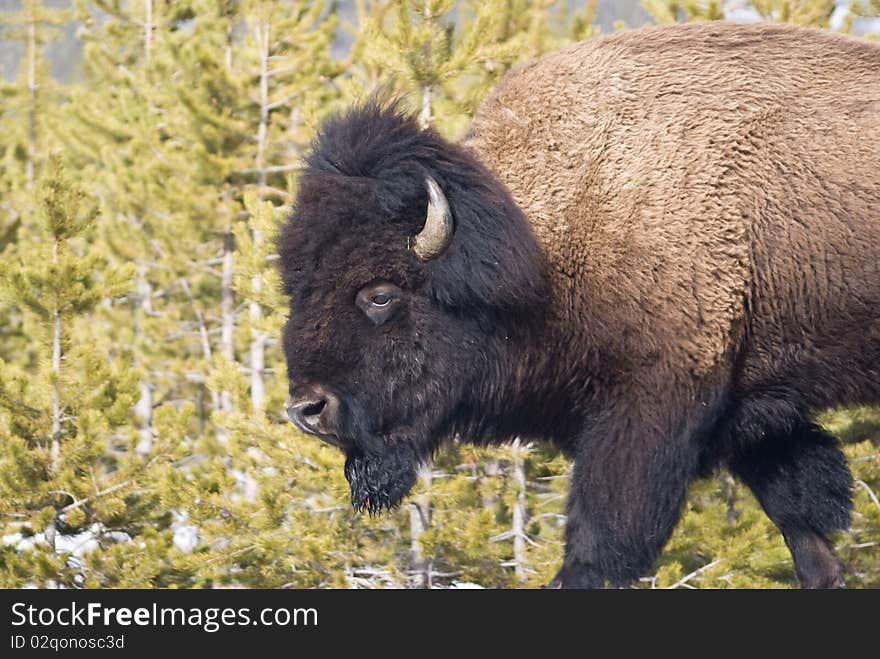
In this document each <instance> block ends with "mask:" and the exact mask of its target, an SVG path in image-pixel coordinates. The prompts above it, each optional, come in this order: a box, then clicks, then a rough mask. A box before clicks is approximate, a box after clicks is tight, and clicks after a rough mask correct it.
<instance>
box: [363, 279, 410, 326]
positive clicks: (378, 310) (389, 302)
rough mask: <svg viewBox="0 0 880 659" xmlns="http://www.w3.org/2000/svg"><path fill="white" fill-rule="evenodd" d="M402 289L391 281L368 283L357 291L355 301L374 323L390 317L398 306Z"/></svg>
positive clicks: (378, 323) (379, 322) (376, 323)
mask: <svg viewBox="0 0 880 659" xmlns="http://www.w3.org/2000/svg"><path fill="white" fill-rule="evenodd" d="M402 297H403V291H401V290H400V288H399V287H398V286H395V285H394V284H392V283H391V282H385V281H383V282H378V283H373V284H368V285H367V286H364V287H363V288H362V289H361V290H360V291H358V294H357V298H356V299H355V302H356V304H357V306H358V308H359V309H360V310H361V311H363V312H364V314H365V315H366V316H367V318H369V319H370V320H371V321H372V323H373V324H374V325H381V324H382V323H384V322H385V321H387V320H389V319H390V318H392V317H393V316H394V315H395V314H396V312H397V310H398V309H399V308H400V303H401V302H402Z"/></svg>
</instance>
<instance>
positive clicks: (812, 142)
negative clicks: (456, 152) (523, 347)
mask: <svg viewBox="0 0 880 659" xmlns="http://www.w3.org/2000/svg"><path fill="white" fill-rule="evenodd" d="M466 144H467V145H468V146H470V147H471V148H472V149H474V150H475V151H476V153H477V154H478V156H479V158H480V159H482V160H483V162H485V163H486V164H487V165H488V166H489V168H490V169H491V170H492V171H494V172H495V173H496V174H497V175H498V176H499V178H500V179H501V180H502V181H503V182H504V183H505V184H506V185H507V187H508V188H509V189H510V191H511V193H512V194H513V196H514V198H515V199H516V201H517V202H518V204H519V205H520V207H521V208H522V209H523V210H524V211H525V213H526V216H527V217H528V218H529V220H530V221H531V224H532V226H533V229H534V231H535V234H536V236H537V238H538V240H539V242H540V243H541V244H542V246H543V247H544V248H545V250H546V254H547V255H548V257H549V259H550V261H551V263H552V272H553V273H554V283H555V286H556V289H557V299H562V300H564V299H566V298H571V299H572V300H573V303H572V304H571V306H570V307H569V308H568V309H567V311H568V313H570V314H572V316H573V317H572V318H571V320H576V317H577V316H578V314H579V313H581V307H582V306H583V307H588V308H589V316H590V317H591V318H601V319H602V320H603V324H604V325H606V326H607V327H610V328H615V334H616V335H617V336H619V338H620V342H619V344H618V345H616V346H614V349H615V350H617V351H620V353H621V354H620V357H621V360H622V362H624V363H625V362H632V361H635V362H642V361H643V360H645V359H651V358H652V355H655V356H656V350H658V346H662V352H663V358H664V359H665V360H667V361H668V363H669V364H678V365H680V366H681V367H682V368H686V369H689V370H690V372H691V373H693V374H694V375H697V376H704V375H705V374H707V373H708V372H710V371H711V370H712V369H714V368H717V367H718V366H719V365H723V366H724V367H727V368H729V367H730V360H729V359H725V356H728V357H729V355H730V354H731V352H732V351H733V350H734V349H735V348H736V347H737V346H738V345H739V342H740V341H741V340H742V338H743V331H744V329H745V328H744V325H743V319H744V313H745V309H746V308H747V307H750V308H751V309H752V310H753V312H754V318H755V320H756V323H755V326H754V327H753V328H752V330H753V331H754V332H756V333H757V334H758V336H757V337H756V339H763V338H766V337H765V336H764V335H773V337H774V339H775V340H776V341H777V343H779V344H781V343H785V342H788V341H790V340H793V339H796V338H798V337H796V336H791V334H792V332H795V333H799V332H801V331H807V332H822V331H823V330H824V326H825V325H826V323H830V324H833V323H834V321H835V318H839V317H840V316H849V315H850V314H852V313H853V312H854V310H852V309H850V306H851V305H853V304H854V303H855V304H858V300H862V301H863V303H864V304H865V305H866V306H870V308H872V309H874V310H876V309H877V299H878V296H880V290H878V284H877V282H878V281H880V265H878V264H880V48H878V47H877V46H875V45H870V44H867V43H863V42H860V41H857V40H854V39H849V38H845V37H842V36H838V35H834V34H830V33H827V32H824V31H818V30H800V29H794V28H790V27H787V26H781V25H763V24H762V25H732V24H724V23H699V24H691V25H685V26H678V27H675V28H669V27H656V28H647V29H643V30H638V31H633V32H623V33H620V34H615V35H613V36H609V37H603V38H599V39H594V40H592V41H588V42H584V43H579V44H575V45H573V46H571V47H568V48H566V49H564V50H562V51H559V52H558V53H555V54H553V55H550V56H548V57H545V58H543V59H541V60H539V61H538V62H535V63H532V64H529V65H526V66H524V67H522V68H520V69H518V70H515V71H513V72H511V73H510V74H508V75H507V76H506V77H505V78H504V80H503V81H502V82H501V83H500V84H499V85H498V86H497V87H496V89H495V90H494V91H493V93H492V94H491V95H490V97H489V98H488V99H487V100H486V101H485V102H484V103H483V105H482V107H481V108H480V110H479V112H478V114H477V117H476V119H475V120H474V123H473V126H472V130H471V135H470V136H469V138H468V139H467V140H466ZM866 267H867V268H869V269H870V268H873V269H872V270H870V271H866V270H865V269H866ZM848 274H849V275H856V280H855V281H854V280H853V278H852V277H850V278H848V277H847V275H848ZM853 286H856V287H857V288H858V289H859V290H857V291H855V293H856V294H855V295H853V291H852V287H853ZM843 291H850V292H849V294H847V295H842V293H843ZM792 321H795V322H794V323H793V322H792ZM874 322H875V323H876V322H880V321H878V320H877V319H876V318H875V319H874ZM864 329H865V330H866V331H870V330H871V328H868V327H866V328H864ZM873 331H876V325H875V328H874V330H873ZM766 358H769V356H767V355H764V356H762V359H766ZM753 368H755V369H758V370H760V366H757V365H756V366H754V367H753ZM757 375H758V374H757V373H756V376H757Z"/></svg>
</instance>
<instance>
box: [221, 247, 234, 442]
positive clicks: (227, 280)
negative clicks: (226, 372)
mask: <svg viewBox="0 0 880 659" xmlns="http://www.w3.org/2000/svg"><path fill="white" fill-rule="evenodd" d="M234 272H235V236H234V235H233V233H232V231H226V232H225V233H224V234H223V268H222V270H221V273H220V317H221V320H220V354H222V355H223V357H225V358H226V359H227V360H228V361H229V363H234V362H235V293H234V291H233V288H232V282H233V275H234ZM220 409H221V410H222V411H223V412H231V411H232V393H231V392H229V391H227V390H223V391H221V392H220ZM223 436H224V437H225V435H223Z"/></svg>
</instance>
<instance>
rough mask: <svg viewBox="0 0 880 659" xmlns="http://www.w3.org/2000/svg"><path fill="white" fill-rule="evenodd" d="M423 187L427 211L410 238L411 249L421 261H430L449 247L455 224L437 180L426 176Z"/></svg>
mask: <svg viewBox="0 0 880 659" xmlns="http://www.w3.org/2000/svg"><path fill="white" fill-rule="evenodd" d="M425 187H426V188H427V190H428V211H427V213H426V216H425V224H424V226H423V227H422V230H421V231H419V233H417V234H416V235H415V236H413V238H412V245H413V251H415V253H416V255H417V256H418V257H419V258H420V259H421V260H422V261H430V260H431V259H435V258H437V257H438V256H440V255H441V254H442V253H443V252H445V251H446V248H447V247H449V242H450V241H451V240H452V233H453V231H454V230H455V224H454V222H453V219H452V210H451V209H450V208H449V202H448V201H447V200H446V195H445V194H443V190H442V189H441V188H440V186H439V185H438V184H437V181H435V180H434V179H433V178H431V177H430V176H426V177H425Z"/></svg>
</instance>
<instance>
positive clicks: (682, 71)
mask: <svg viewBox="0 0 880 659" xmlns="http://www.w3.org/2000/svg"><path fill="white" fill-rule="evenodd" d="M279 249H280V266H281V269H282V275H283V282H284V289H285V292H286V293H287V294H288V295H289V296H290V315H289V320H288V321H287V324H286V326H285V327H284V330H283V347H284V351H285V356H286V360H287V371H288V377H289V396H290V397H289V399H288V403H287V407H288V414H289V416H290V418H291V419H292V421H293V422H294V423H295V424H296V426H297V427H298V428H299V429H300V430H301V431H303V432H305V433H310V434H314V435H317V436H318V437H320V438H321V439H323V440H325V441H327V442H330V443H331V444H333V445H335V446H338V447H339V448H340V449H341V450H342V451H344V452H345V454H346V461H345V475H346V477H347V479H348V481H349V483H350V486H351V500H352V503H353V505H354V507H355V508H357V509H361V510H367V511H370V512H377V511H381V510H383V509H387V508H389V507H393V506H395V505H397V504H398V503H399V502H400V501H401V500H402V499H403V497H404V496H405V495H406V494H407V492H408V491H409V490H410V489H411V487H412V486H413V484H414V482H415V481H416V473H417V469H418V467H419V466H420V465H421V464H423V463H424V462H426V461H428V460H429V459H430V458H431V456H432V453H433V452H434V451H435V449H436V448H437V447H438V445H439V444H440V443H441V441H443V440H444V439H446V438H452V437H459V438H461V439H462V440H463V441H470V442H478V443H481V444H486V443H495V442H503V441H505V440H510V439H512V438H514V437H522V438H529V439H535V440H546V441H550V442H552V443H553V444H555V445H556V446H557V447H559V449H561V450H562V451H563V452H564V453H565V454H566V455H567V456H569V457H570V458H571V459H572V460H573V466H572V473H571V489H570V493H569V499H568V505H567V527H566V547H565V557H564V561H563V564H562V567H561V569H560V570H559V572H558V574H557V575H556V577H555V578H554V580H553V581H552V583H551V585H552V586H556V587H598V586H603V585H612V586H622V585H626V584H629V583H631V582H632V581H634V580H635V579H637V578H638V577H639V576H641V575H643V574H644V573H645V572H646V571H647V570H649V569H650V568H651V566H652V563H653V562H654V561H655V559H656V558H657V556H658V555H659V553H660V551H661V550H662V548H663V546H664V544H665V542H666V541H667V539H668V538H669V535H670V533H671V532H672V530H673V528H674V526H675V524H676V522H677V520H678V518H679V516H680V514H681V510H682V506H683V502H684V501H685V494H686V490H687V488H688V485H689V483H691V482H692V481H693V480H694V479H696V478H698V477H701V476H703V475H706V474H708V473H711V472H712V471H713V470H714V469H716V468H719V467H727V468H729V469H730V470H731V472H732V473H733V474H735V475H736V476H737V477H738V478H739V479H741V480H742V481H743V482H744V483H745V484H746V485H747V486H748V487H749V488H751V490H752V491H753V492H754V494H755V495H756V497H757V499H758V500H759V502H760V503H761V505H762V506H763V508H764V510H765V511H766V513H767V515H768V516H769V517H770V519H771V520H772V521H773V522H774V523H775V524H776V526H778V528H779V530H780V531H781V532H782V534H783V536H784V538H785V541H786V543H787V545H788V547H789V549H790V550H791V553H792V556H793V559H794V564H795V567H796V572H797V575H798V578H799V580H800V583H801V585H802V586H804V587H836V586H842V585H843V580H842V570H841V567H840V565H839V563H838V561H837V559H836V558H835V556H834V553H833V550H832V546H831V545H830V544H829V541H828V534H829V533H831V532H834V531H836V530H840V529H844V528H846V527H847V526H848V524H849V520H850V511H851V487H852V477H851V475H850V472H849V469H848V466H847V462H846V459H845V458H844V455H843V453H842V452H841V449H840V446H839V445H838V442H837V441H836V440H835V439H834V438H833V437H832V436H830V435H829V434H828V433H826V432H825V431H824V430H823V429H822V428H820V427H819V426H818V425H816V423H815V422H814V420H813V418H814V414H815V413H816V412H817V411H820V410H822V409H825V408H828V407H831V406H837V405H841V404H872V403H876V402H878V401H880V370H878V368H880V367H878V364H880V47H878V46H877V45H872V44H870V43H867V42H862V41H859V40H855V39H850V38H846V37H842V36H838V35H835V34H832V33H826V32H821V31H814V30H802V29H796V28H792V27H784V26H772V25H751V26H743V25H730V24H721V23H705V24H695V25H686V26H671V27H653V28H648V29H643V30H638V31H632V32H625V33H619V34H615V35H613V36H608V37H603V38H598V39H593V40H591V41H588V42H585V43H578V44H575V45H572V46H570V47H568V48H565V49H563V50H561V51H559V52H557V53H555V54H552V55H550V56H547V57H545V58H543V59H540V60H538V61H536V62H533V63H531V64H528V65H525V66H522V67H521V68H518V69H515V70H513V71H512V72H510V73H508V74H507V75H506V77H504V78H503V79H502V80H501V82H500V83H499V84H498V85H497V86H496V88H495V89H494V90H493V91H492V92H491V94H490V95H489V97H488V98H487V100H485V102H484V103H483V105H482V107H481V108H480V110H479V111H478V113H477V115H476V117H475V119H474V121H473V124H472V127H471V129H470V132H469V133H468V135H467V136H466V137H465V139H464V140H463V141H462V142H460V143H452V142H450V141H447V140H446V139H444V138H443V137H441V136H440V135H439V134H438V133H437V132H435V131H434V130H431V129H425V130H423V129H421V128H420V126H419V125H418V122H417V121H416V120H415V119H414V118H413V117H412V116H410V115H408V114H407V113H406V112H405V111H403V110H402V109H401V106H400V104H399V103H394V102H381V101H377V100H371V101H367V102H365V103H362V104H360V105H357V106H356V107H354V108H351V109H349V110H348V111H346V112H344V113H341V114H338V115H336V116H334V117H332V118H330V119H328V120H326V122H325V123H324V124H323V125H322V127H321V128H320V130H319V133H318V135H317V137H316V140H315V142H314V145H313V148H312V151H311V153H310V155H309V156H308V158H307V161H306V165H305V169H304V171H303V173H302V175H301V177H300V179H299V188H298V194H297V198H296V203H295V207H294V209H293V211H292V213H291V215H290V217H289V219H288V220H287V221H286V222H285V223H284V225H283V227H282V231H281V234H280V237H279Z"/></svg>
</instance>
